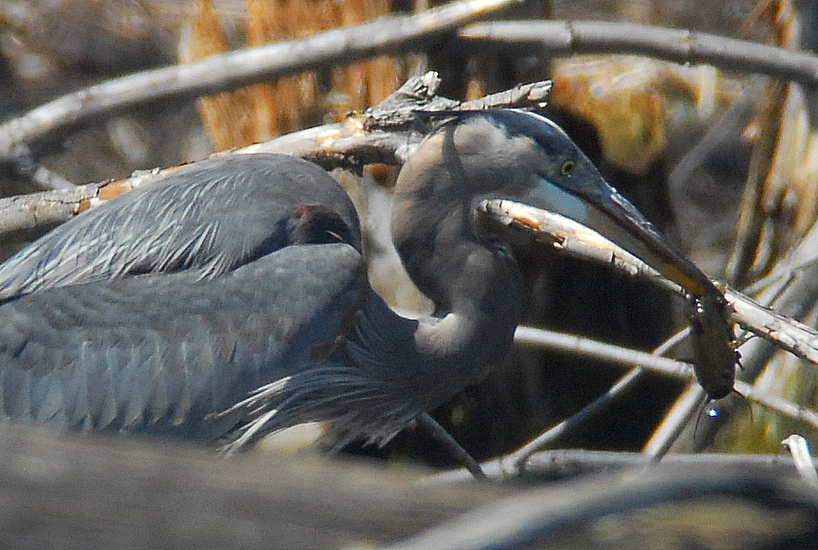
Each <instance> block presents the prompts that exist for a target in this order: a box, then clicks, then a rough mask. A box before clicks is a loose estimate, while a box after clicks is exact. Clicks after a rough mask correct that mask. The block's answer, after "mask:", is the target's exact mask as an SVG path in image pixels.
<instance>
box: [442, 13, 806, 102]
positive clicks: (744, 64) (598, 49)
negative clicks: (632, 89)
mask: <svg viewBox="0 0 818 550" xmlns="http://www.w3.org/2000/svg"><path fill="white" fill-rule="evenodd" d="M458 36H459V37H460V38H461V39H464V40H468V41H469V42H470V43H472V45H473V46H479V45H480V44H481V43H482V44H484V45H485V46H486V47H487V48H491V49H492V51H496V50H497V49H499V48H503V47H506V48H512V49H514V50H515V51H518V52H519V51H521V50H524V51H526V52H528V53H544V54H546V55H548V56H556V55H569V54H579V53H634V54H642V55H648V56H651V57H655V58H658V59H665V60H667V61H674V62H676V63H690V64H694V63H707V64H710V65H713V66H716V67H719V68H721V69H729V70H735V71H742V72H748V73H761V74H766V75H769V76H773V77H776V78H781V79H788V80H794V81H796V82H801V83H803V84H806V85H808V86H810V87H812V86H815V85H818V56H815V55H813V54H809V53H806V52H799V51H793V50H785V49H782V48H777V47H775V46H768V45H766V44H759V43H757V42H750V41H748V40H739V39H735V38H726V37H723V36H716V35H713V34H707V33H702V32H696V31H691V30H686V29H671V28H665V27H655V26H648V25H637V24H632V23H609V22H603V21H493V22H487V23H478V24H475V25H470V26H468V27H466V28H464V29H462V30H460V31H459V33H458Z"/></svg>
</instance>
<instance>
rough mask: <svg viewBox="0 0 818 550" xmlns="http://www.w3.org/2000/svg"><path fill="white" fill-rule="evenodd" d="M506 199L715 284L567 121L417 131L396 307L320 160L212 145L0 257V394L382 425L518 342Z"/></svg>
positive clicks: (55, 417) (517, 115)
mask: <svg viewBox="0 0 818 550" xmlns="http://www.w3.org/2000/svg"><path fill="white" fill-rule="evenodd" d="M492 199H505V200H511V201H517V202H520V203H524V204H526V205H529V206H532V207H537V208H541V209H547V210H551V211H555V212H557V213H561V214H563V215H565V216H567V217H570V218H573V219H575V220H577V221H579V222H581V223H583V224H585V225H587V226H589V227H591V228H593V229H596V230H598V231H600V232H601V233H603V234H604V235H606V236H607V237H609V238H610V239H611V240H613V241H614V242H617V243H619V244H621V245H623V247H624V248H626V249H628V250H630V251H631V252H632V253H634V254H636V255H637V256H639V257H640V258H642V259H643V260H644V261H646V262H647V263H648V264H650V265H652V266H654V267H655V268H657V269H658V270H659V271H660V272H662V273H663V274H665V275H666V276H667V277H669V278H670V279H672V280H674V281H676V282H678V283H679V284H681V285H682V286H683V287H685V288H686V289H687V290H688V291H689V292H690V293H692V294H696V295H706V296H711V297H714V296H720V294H719V293H718V291H717V290H716V289H715V287H713V286H712V284H711V283H710V281H709V279H708V278H707V277H706V276H705V275H703V274H702V273H701V272H700V271H699V270H698V269H697V268H696V267H695V266H694V265H693V264H692V263H691V262H690V261H689V260H687V259H686V258H685V257H684V256H683V255H682V254H681V253H679V252H677V251H676V250H675V249H674V248H673V247H672V246H671V245H670V244H668V242H667V241H666V240H665V239H664V238H663V237H661V236H660V234H659V233H658V232H657V231H656V230H655V229H654V228H653V226H652V225H651V224H650V223H649V222H648V221H647V220H646V219H645V218H644V217H643V216H642V215H641V214H640V213H639V212H638V211H637V210H636V209H635V208H634V207H633V206H632V205H631V204H630V203H629V202H628V201H627V200H625V199H624V198H623V197H622V196H620V195H619V194H618V193H617V192H616V191H615V190H614V189H613V188H612V187H610V186H609V185H608V184H607V183H606V182H605V181H604V180H603V178H602V177H601V176H600V174H599V173H598V172H597V170H596V168H595V167H594V166H593V165H592V163H591V162H590V161H589V160H588V159H587V158H586V156H585V155H584V154H583V153H582V152H581V151H580V150H579V149H578V147H577V146H576V145H575V144H574V143H573V142H572V141H571V140H570V139H569V138H568V137H567V136H566V135H565V133H564V132H563V131H562V130H561V129H560V128H559V127H557V126H556V125H555V124H554V123H553V122H551V121H550V120H548V119H547V118H544V117H542V116H539V115H536V114H531V113H527V112H522V111H512V110H496V111H484V112H475V113H465V114H461V115H458V116H457V117H455V118H454V120H452V121H449V122H447V123H444V124H442V125H441V126H440V127H439V128H438V129H437V130H435V131H434V132H433V133H431V134H430V135H429V136H428V137H427V138H426V139H425V140H424V141H423V142H422V144H421V145H420V147H419V149H418V150H417V152H416V153H415V154H414V155H413V156H412V157H411V159H410V160H409V161H408V162H407V164H406V165H405V166H404V167H403V168H402V170H401V172H400V175H399V177H398V181H397V185H396V189H395V206H394V212H393V220H392V232H393V239H394V242H395V245H396V247H397V250H398V252H399V254H400V257H401V259H402V261H403V263H404V265H405V267H406V270H407V272H408V273H409V275H410V276H411V278H412V280H413V281H414V283H415V284H416V285H417V287H418V288H419V289H420V290H421V291H422V292H423V293H424V294H425V295H426V296H428V297H429V298H431V300H432V301H433V302H434V304H435V311H434V314H433V315H430V316H427V317H423V318H420V319H418V320H410V319H405V318H402V317H400V316H398V315H397V314H395V313H394V312H393V311H392V310H391V309H390V308H389V307H388V306H387V305H386V304H385V303H384V301H383V300H382V299H381V298H380V297H378V296H377V295H376V294H375V293H374V292H373V291H372V290H371V289H370V287H369V284H368V281H367V278H366V273H365V269H364V263H363V259H362V256H361V235H360V229H359V222H358V218H357V215H356V212H355V209H354V207H353V205H352V203H351V201H350V199H349V197H348V196H347V195H346V193H345V192H344V191H343V190H342V189H341V187H340V186H339V185H338V184H337V183H336V182H335V181H334V180H333V179H332V178H331V177H330V176H329V175H327V174H326V173H325V172H324V171H323V170H322V169H320V168H319V167H317V166H316V165H314V164H311V163H309V162H306V161H303V160H298V159H294V158H289V157H285V156H277V155H269V154H256V155H235V156H229V157H225V158H220V159H214V160H208V161H204V162H200V163H196V164H194V165H191V166H188V167H185V168H181V169H179V170H178V171H176V172H174V173H172V174H171V175H169V176H167V177H165V178H162V179H161V180H159V181H156V182H155V183H152V184H149V185H147V186H145V187H143V188H140V189H137V190H135V191H132V192H130V193H128V194H125V195H123V196H121V197H118V198H116V199H113V200H111V201H110V202H109V203H108V204H106V205H104V206H102V207H100V208H98V209H95V210H93V211H90V212H88V213H86V214H83V215H81V216H79V217H77V218H76V219H74V220H72V221H70V222H68V223H66V224H64V225H62V226H61V227H59V228H57V229H55V230H54V231H52V232H51V233H49V234H47V235H45V236H44V237H43V238H41V239H40V240H38V241H36V242H35V243H33V244H31V245H30V246H29V247H28V248H25V249H23V250H22V251H20V252H19V253H18V254H17V255H15V256H14V257H12V258H11V259H9V260H8V261H7V262H6V263H5V264H4V265H3V266H1V267H0V299H1V300H2V305H0V412H2V413H3V414H5V415H8V416H11V417H22V418H28V419H35V420H38V421H51V422H56V423H59V424H63V425H68V426H79V427H85V428H90V429H103V428H108V429H114V430H121V431H141V432H152V433H161V434H170V435H177V436H183V437H186V438H195V439H207V440H210V439H216V438H222V437H224V436H230V435H232V436H233V437H237V436H239V435H240V437H239V440H240V441H241V442H242V443H244V442H248V441H251V440H254V439H256V438H258V437H260V436H261V435H263V434H266V433H269V432H272V431H275V430H279V429H281V428H285V427H288V426H292V425H295V424H299V423H303V422H308V421H316V420H318V421H330V426H331V428H330V430H331V432H330V434H331V437H332V440H333V441H334V442H335V443H336V445H343V444H345V443H347V442H349V441H351V440H353V439H355V438H360V437H363V438H365V439H368V440H369V441H377V442H383V441H385V440H388V439H389V438H390V437H392V436H393V435H394V434H395V433H397V432H398V431H400V430H401V429H402V428H403V427H404V426H405V425H406V424H407V423H409V422H410V421H412V420H413V419H414V418H415V417H417V416H418V415H419V414H421V413H423V412H425V411H428V410H430V409H432V408H433V407H435V406H437V405H439V404H440V403H442V402H443V401H444V400H446V399H447V398H449V397H450V396H452V395H454V394H455V393H456V392H458V391H459V390H460V389H462V388H463V387H464V386H466V385H467V384H470V383H473V382H476V381H478V380H480V379H481V378H482V377H483V376H484V375H485V374H486V373H487V369H488V367H489V366H490V365H492V364H493V363H495V362H497V361H498V360H499V359H501V358H502V357H503V356H504V354H505V353H506V352H507V351H508V349H509V347H510V345H511V342H512V336H513V333H514V330H515V328H516V326H517V324H518V322H519V319H520V313H521V309H522V280H521V275H520V271H519V270H518V268H517V265H516V263H515V259H514V254H513V252H512V250H511V249H510V247H509V245H508V244H507V243H505V242H503V241H502V240H500V239H499V238H498V236H497V235H492V234H488V233H486V232H485V231H484V230H483V229H482V228H479V227H478V226H477V225H475V223H474V220H475V211H476V208H477V206H478V204H479V203H480V202H481V201H485V200H492Z"/></svg>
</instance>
